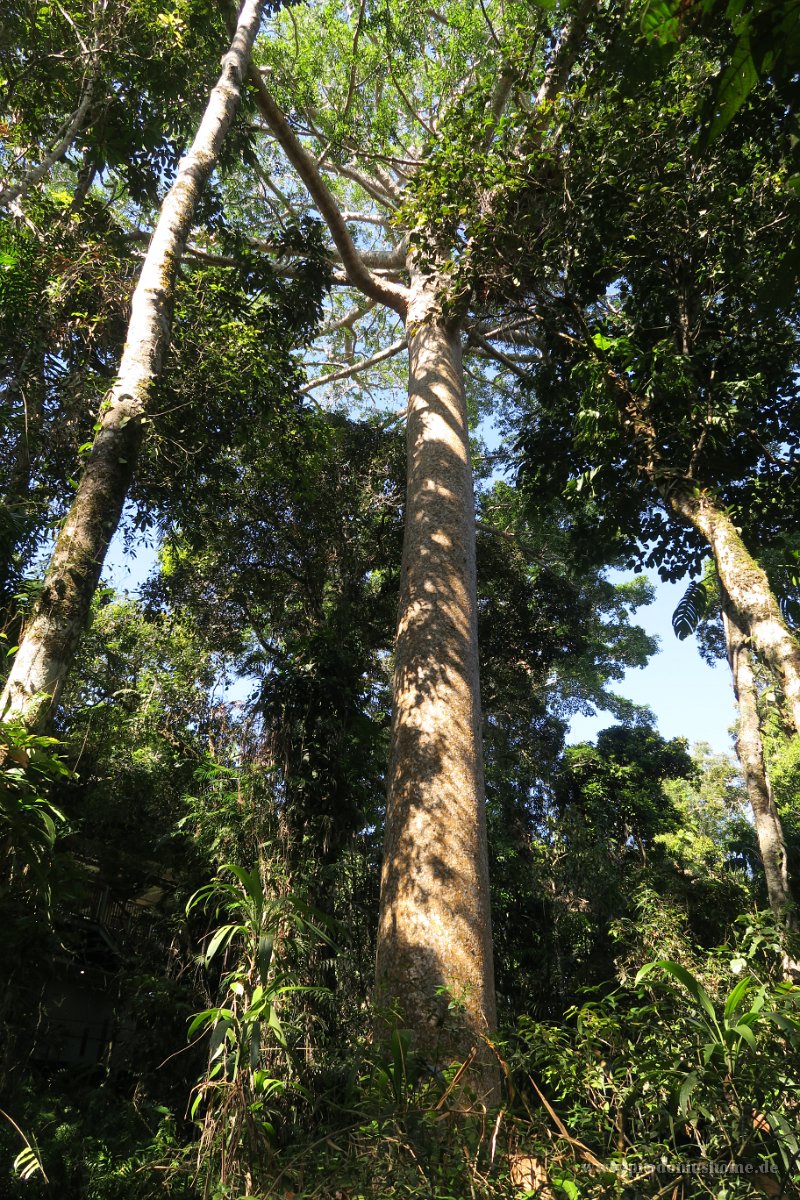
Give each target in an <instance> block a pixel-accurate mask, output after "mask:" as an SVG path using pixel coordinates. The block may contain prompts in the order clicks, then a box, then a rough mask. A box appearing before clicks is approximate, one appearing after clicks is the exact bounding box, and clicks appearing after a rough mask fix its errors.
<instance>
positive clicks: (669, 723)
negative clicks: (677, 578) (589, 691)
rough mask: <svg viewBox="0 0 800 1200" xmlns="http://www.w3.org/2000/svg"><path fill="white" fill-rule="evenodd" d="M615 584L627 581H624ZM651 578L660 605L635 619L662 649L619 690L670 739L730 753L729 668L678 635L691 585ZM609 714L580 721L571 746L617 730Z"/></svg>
mask: <svg viewBox="0 0 800 1200" xmlns="http://www.w3.org/2000/svg"><path fill="white" fill-rule="evenodd" d="M613 578H619V579H622V578H624V576H622V575H619V576H617V575H614V576H613ZM648 578H649V579H650V581H651V583H652V584H653V585H654V587H655V589H656V599H655V601H654V603H653V604H650V605H648V606H647V607H646V608H640V609H639V610H638V612H637V613H636V614H635V618H634V619H635V620H636V623H637V624H638V625H642V626H643V627H644V628H645V629H646V630H647V632H648V633H654V634H656V635H657V637H658V638H659V643H660V649H659V653H658V654H656V655H655V656H654V657H653V658H652V659H651V660H650V662H649V663H648V665H647V666H646V667H643V668H640V669H636V670H630V671H628V672H627V673H626V675H625V678H624V680H623V681H622V682H621V683H619V684H618V685H617V687H616V688H615V689H614V690H615V691H617V692H618V693H620V694H621V695H623V696H627V697H628V699H630V700H635V701H636V703H637V704H647V705H649V706H650V708H652V710H653V712H654V713H655V714H656V718H657V721H658V729H659V732H660V733H661V734H662V736H664V737H685V738H688V740H689V741H690V742H708V743H709V745H710V746H711V749H712V750H715V751H717V752H719V753H723V752H727V753H730V752H731V751H732V749H733V743H732V740H731V735H730V732H729V731H730V727H731V726H732V724H733V722H734V720H735V709H734V698H733V688H732V686H731V675H730V670H729V668H728V664H727V662H724V661H722V662H720V663H718V664H717V665H716V666H714V667H709V666H707V665H706V663H704V662H703V660H702V658H701V657H700V654H699V651H698V649H697V643H696V642H695V639H694V638H693V637H691V638H687V640H686V641H684V642H679V641H678V639H677V638H676V636H675V634H674V633H673V631H672V614H673V612H674V611H675V608H676V607H677V604H678V601H679V600H680V599H681V596H682V595H683V593H684V592H685V590H686V582H685V581H683V582H681V583H662V582H661V581H660V580H659V579H658V577H657V576H656V575H655V574H650V573H648ZM613 723H614V720H613V718H612V717H610V716H609V715H608V714H607V713H606V714H600V715H598V716H597V717H575V718H574V720H573V722H572V727H571V730H570V739H569V740H570V741H572V742H575V741H584V740H592V739H593V738H594V736H595V734H596V733H597V732H598V730H600V729H604V728H605V727H606V726H608V725H612V724H613Z"/></svg>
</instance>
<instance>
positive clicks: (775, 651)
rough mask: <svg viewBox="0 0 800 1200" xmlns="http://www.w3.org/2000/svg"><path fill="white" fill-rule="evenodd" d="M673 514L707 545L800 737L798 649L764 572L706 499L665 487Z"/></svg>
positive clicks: (728, 521)
mask: <svg viewBox="0 0 800 1200" xmlns="http://www.w3.org/2000/svg"><path fill="white" fill-rule="evenodd" d="M662 495H663V496H664V499H665V501H666V503H667V504H668V505H669V507H670V508H671V509H672V511H673V512H674V513H675V514H676V515H677V516H679V517H681V518H682V519H683V520H684V521H686V522H687V523H688V524H689V525H691V526H692V528H693V529H695V530H696V531H697V532H698V533H699V534H700V536H701V537H702V538H703V539H704V540H705V541H706V542H707V543H708V546H709V547H710V549H711V552H712V554H713V555H714V562H715V563H716V567H717V574H718V575H719V578H720V582H721V583H722V587H723V589H724V591H725V592H726V593H727V596H728V601H729V604H730V611H731V612H733V613H735V614H736V619H737V621H738V623H739V625H740V627H741V628H742V629H743V630H745V631H746V633H747V635H748V636H749V637H750V640H751V642H752V645H753V648H754V649H755V651H756V653H757V654H758V656H759V658H761V659H762V660H763V661H764V662H765V663H766V664H767V665H768V666H769V667H770V668H771V669H772V670H773V671H774V673H775V675H776V676H777V678H778V679H779V680H780V682H781V686H782V688H783V692H784V696H785V697H786V704H787V707H788V709H789V713H790V715H791V718H792V722H793V724H794V727H795V729H796V731H797V732H798V733H800V645H798V643H797V641H796V640H795V638H793V637H792V635H791V633H790V632H789V630H788V628H787V626H786V622H785V621H784V619H783V617H782V616H781V611H780V608H779V607H778V602H777V600H776V599H775V596H774V595H773V593H772V589H771V587H770V585H769V580H768V579H767V575H766V572H765V571H763V570H762V568H761V567H760V566H759V565H758V563H757V562H756V561H755V559H754V558H753V556H752V555H751V553H750V551H749V550H748V549H747V547H746V546H745V544H744V542H743V541H742V538H741V536H740V535H739V532H738V530H737V529H736V527H735V526H734V524H733V521H732V520H731V518H730V516H729V515H728V513H727V512H726V511H725V509H724V508H722V506H721V505H720V504H719V502H718V501H717V500H715V498H714V497H713V496H712V495H711V494H710V493H709V492H704V491H700V490H697V489H695V490H689V488H688V487H686V486H685V485H683V484H681V485H679V486H677V487H676V486H674V485H673V486H669V485H664V486H663V487H662Z"/></svg>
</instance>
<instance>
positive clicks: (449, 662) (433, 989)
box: [376, 270, 496, 1100]
mask: <svg viewBox="0 0 800 1200" xmlns="http://www.w3.org/2000/svg"><path fill="white" fill-rule="evenodd" d="M407 329H408V343H409V406H408V492H407V507H406V522H405V536H404V544H403V561H402V582H401V593H400V608H399V620H398V630H397V641H396V649H395V674H394V697H393V699H394V711H393V720H392V738H391V756H390V763H389V784H388V799H387V811H386V837H385V848H384V861H383V874H382V880H381V903H380V917H379V926H378V950H377V963H376V993H377V1000H378V1004H379V1006H386V1007H388V1008H390V1009H391V1010H393V1011H394V1012H395V1013H396V1014H397V1016H398V1017H399V1019H400V1022H401V1023H402V1024H407V1025H408V1026H409V1027H410V1028H412V1029H413V1030H414V1036H415V1047H416V1048H417V1049H418V1050H419V1051H420V1052H421V1053H422V1054H423V1055H424V1056H426V1057H427V1058H428V1059H429V1061H430V1062H432V1063H435V1062H442V1061H446V1060H448V1059H451V1058H453V1057H457V1058H460V1059H463V1058H465V1057H466V1056H467V1055H468V1054H469V1053H470V1052H471V1051H472V1049H473V1047H475V1048H476V1049H477V1055H476V1059H475V1066H474V1068H473V1070H472V1073H471V1079H470V1083H471V1086H473V1087H475V1088H476V1089H477V1091H478V1093H479V1095H480V1097H481V1099H483V1100H491V1099H493V1098H494V1094H495V1090H496V1064H494V1063H493V1062H492V1060H491V1054H490V1051H489V1050H488V1048H487V1047H486V1045H485V1042H484V1041H483V1038H484V1037H485V1035H486V1034H488V1033H490V1032H491V1030H492V1029H493V1027H494V1024H495V997H494V970H493V963H492V940H491V920H490V913H489V882H488V855H487V848H486V822H485V812H484V784H483V762H482V752H481V733H480V720H481V714H480V692H479V678H478V640H477V623H476V592H475V512H474V497H473V487H472V467H471V461H470V454H469V440H468V428H467V412H466V404H465V398H464V385H463V374H462V365H461V336H460V329H459V328H458V326H457V325H454V324H451V323H448V321H447V320H446V319H445V317H444V316H443V314H442V312H441V308H440V304H439V297H438V294H437V281H436V279H435V278H431V277H426V276H425V275H423V274H421V273H419V272H416V271H413V270H412V284H411V290H410V297H409V307H408V318H407ZM451 1000H455V1001H456V1002H457V1004H456V1008H455V1011H454V1010H450V1011H448V1004H449V1003H450V1001H451Z"/></svg>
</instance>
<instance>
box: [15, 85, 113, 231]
mask: <svg viewBox="0 0 800 1200" xmlns="http://www.w3.org/2000/svg"><path fill="white" fill-rule="evenodd" d="M93 90H94V80H93V79H91V78H90V79H89V81H88V82H87V84H86V85H85V87H84V89H83V94H82V96H81V101H80V104H79V105H78V107H77V108H76V110H75V112H74V113H73V114H72V116H71V117H70V119H69V121H68V122H67V125H66V129H65V130H64V133H63V134H62V136H61V138H60V139H59V141H58V142H57V143H56V145H55V146H54V147H53V149H52V150H51V151H50V152H49V153H48V154H46V155H45V156H44V158H43V159H42V161H41V162H40V163H39V165H38V166H36V167H32V168H31V169H30V170H29V171H26V172H25V174H24V175H23V177H22V179H20V180H19V182H17V183H9V184H7V185H6V186H5V187H0V208H9V209H11V210H12V211H13V210H15V209H16V210H17V211H18V206H19V203H20V201H21V200H24V199H25V197H26V196H27V194H28V192H29V191H30V190H31V188H32V187H35V186H36V184H37V183H41V182H42V180H43V179H44V177H45V176H46V175H47V174H48V173H49V172H50V171H51V170H52V169H53V167H54V166H55V164H56V163H57V162H60V161H61V159H62V158H64V156H65V155H66V154H67V152H68V151H69V149H70V147H71V146H72V144H73V142H74V141H75V140H76V138H77V137H78V136H79V134H80V133H81V131H82V130H83V128H84V126H85V125H86V122H87V119H88V116H89V106H90V105H91V102H92V92H93Z"/></svg>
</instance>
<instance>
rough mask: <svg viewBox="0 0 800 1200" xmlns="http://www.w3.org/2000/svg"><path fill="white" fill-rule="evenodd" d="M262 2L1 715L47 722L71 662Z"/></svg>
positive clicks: (248, 1) (217, 94)
mask: <svg viewBox="0 0 800 1200" xmlns="http://www.w3.org/2000/svg"><path fill="white" fill-rule="evenodd" d="M264 5H265V0H245V3H244V4H243V6H242V9H241V13H240V16H239V22H238V25H237V27H236V33H235V34H234V37H233V41H232V43H231V46H230V49H229V50H228V53H227V54H226V55H225V58H224V59H223V67H222V73H221V75H220V77H219V80H218V82H217V84H216V86H215V87H214V89H213V91H212V92H211V96H210V98H209V102H208V106H207V107H206V111H205V113H204V114H203V119H202V121H201V123H200V128H199V130H198V132H197V135H196V137H195V139H194V142H193V144H192V147H191V149H190V151H189V153H188V154H187V155H186V157H185V158H183V159H182V160H181V162H180V165H179V167H178V172H177V175H176V178H175V182H174V183H173V185H172V187H171V188H170V190H169V192H168V193H167V196H166V198H165V200H164V203H163V204H162V206H161V212H160V214H159V218H158V223H157V225H156V228H155V231H154V233H153V237H152V239H151V242H150V246H149V248H148V251H147V256H146V258H145V260H144V264H143V266H142V271H141V275H140V277H139V282H138V283H137V285H136V290H135V291H134V293H133V298H132V301H131V316H130V322H129V324H128V333H127V338H126V341H125V348H124V350H123V354H122V362H121V364H120V370H119V376H118V378H117V382H116V383H115V384H114V387H113V388H112V390H111V392H110V394H109V396H108V398H107V401H106V402H105V404H104V407H103V412H102V415H101V428H100V431H99V433H98V434H97V437H96V438H95V441H94V445H93V447H92V452H91V455H90V457H89V461H88V463H87V466H86V470H85V471H84V473H83V476H82V478H81V481H80V485H79V487H78V490H77V493H76V495H75V500H74V501H73V504H72V507H71V509H70V511H69V514H68V515H67V518H66V520H65V522H64V525H63V527H62V529H61V532H60V534H59V536H58V540H57V542H56V545H55V549H54V550H53V554H52V557H51V559H50V563H49V566H48V568H47V573H46V575H45V579H44V584H43V587H42V592H41V595H40V597H39V600H38V602H37V605H36V608H35V610H34V612H33V615H32V617H31V620H30V622H29V623H28V625H27V627H26V629H25V636H24V638H23V640H22V643H21V644H20V648H19V650H18V651H17V654H16V656H15V658H14V660H13V665H12V668H11V674H10V675H9V677H8V680H7V682H6V686H5V688H4V690H3V693H2V696H0V718H2V719H4V720H18V721H21V722H23V723H24V724H26V725H27V726H28V727H29V728H37V727H41V726H42V724H43V723H44V722H46V720H47V718H48V716H49V714H50V713H51V712H52V709H53V706H54V705H55V703H56V700H57V698H58V693H59V690H60V688H61V685H62V683H63V680H64V677H65V675H66V673H67V671H68V670H69V668H70V666H71V665H72V661H73V659H74V657H75V652H76V650H77V647H78V642H79V639H80V636H81V633H82V632H83V629H84V626H85V624H86V621H87V618H88V615H89V609H90V606H91V602H92V597H93V595H94V592H95V589H96V587H97V583H98V580H99V578H100V571H101V569H102V565H103V560H104V558H105V554H106V551H107V550H108V545H109V542H110V541H111V538H112V537H113V535H114V533H115V531H116V529H117V526H118V525H119V521H120V517H121V515H122V509H123V505H124V503H125V499H126V496H127V494H128V488H129V486H130V482H131V478H132V475H133V471H134V467H135V463H136V458H137V455H138V452H139V447H140V444H141V440H142V432H143V421H144V418H145V417H146V414H147V408H148V402H149V399H150V394H151V391H152V387H153V384H154V382H155V380H156V379H157V377H158V375H159V372H160V371H161V366H162V362H163V359H164V355H165V352H166V349H167V346H168V344H169V338H170V330H171V320H172V311H171V310H172V299H173V292H174V287H175V278H176V275H177V272H178V266H179V264H180V260H181V255H182V254H183V249H184V246H185V244H186V239H187V238H188V236H189V232H190V229H191V226H192V221H193V220H194V214H195V211H196V208H197V202H198V200H199V198H200V195H201V193H202V190H203V188H204V187H205V185H206V183H207V182H208V179H209V177H210V175H211V172H212V171H213V170H214V167H215V166H216V163H217V159H218V157H219V152H220V149H221V147H222V143H223V141H224V138H225V135H226V133H227V131H228V129H229V127H230V124H231V121H232V120H233V115H234V113H235V111H236V107H237V105H238V102H239V97H240V94H241V88H242V81H243V79H244V76H245V74H246V72H247V68H248V64H249V61H250V55H251V52H252V48H253V43H254V41H255V38H256V34H257V33H258V28H259V25H260V23H261V15H262V12H263V9H264Z"/></svg>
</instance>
